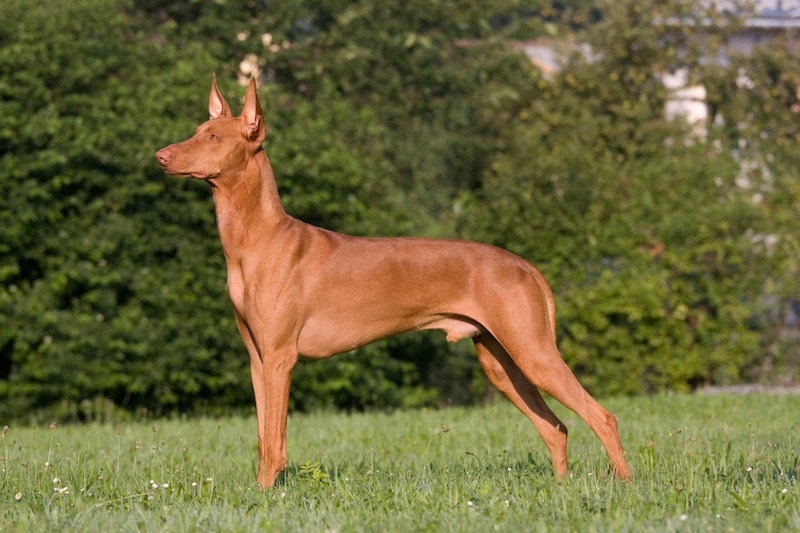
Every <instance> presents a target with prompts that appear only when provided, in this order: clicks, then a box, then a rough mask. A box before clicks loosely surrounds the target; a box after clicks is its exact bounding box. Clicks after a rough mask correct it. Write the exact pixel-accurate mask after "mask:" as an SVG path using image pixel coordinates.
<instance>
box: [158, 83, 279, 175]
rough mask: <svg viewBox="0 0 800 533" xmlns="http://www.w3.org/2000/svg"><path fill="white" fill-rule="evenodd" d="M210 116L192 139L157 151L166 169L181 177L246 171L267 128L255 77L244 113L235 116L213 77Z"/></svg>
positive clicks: (248, 89)
mask: <svg viewBox="0 0 800 533" xmlns="http://www.w3.org/2000/svg"><path fill="white" fill-rule="evenodd" d="M208 115H209V119H208V120H207V121H206V122H204V123H202V124H200V125H199V126H198V127H197V129H195V132H194V135H192V136H191V137H190V138H189V139H187V140H185V141H183V142H180V143H176V144H171V145H169V146H167V147H165V148H162V149H161V150H159V151H158V152H156V159H158V163H159V164H160V165H161V168H163V169H164V171H165V172H167V173H168V174H172V175H173V176H178V177H193V178H198V179H208V180H213V179H214V178H217V177H220V176H221V175H223V174H225V173H231V172H238V171H241V170H243V166H244V165H246V164H247V161H248V160H249V159H250V157H251V156H252V155H253V154H254V153H255V152H257V151H259V150H261V149H262V148H261V144H262V143H263V142H264V138H265V137H266V133H267V130H266V126H265V125H264V114H263V113H262V111H261V104H260V103H259V102H258V95H257V94H256V82H255V79H251V80H250V85H248V87H247V93H246V94H245V98H244V107H243V108H242V112H241V114H240V115H239V116H238V117H234V116H233V115H232V113H231V108H230V106H229V105H228V102H226V101H225V98H223V96H222V94H221V93H220V92H219V88H218V87H217V78H216V76H212V79H211V93H210V94H209V97H208Z"/></svg>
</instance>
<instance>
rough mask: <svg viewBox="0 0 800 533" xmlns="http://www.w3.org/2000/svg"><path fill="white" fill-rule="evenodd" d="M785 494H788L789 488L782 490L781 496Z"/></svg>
mask: <svg viewBox="0 0 800 533" xmlns="http://www.w3.org/2000/svg"><path fill="white" fill-rule="evenodd" d="M787 492H789V487H783V490H781V494H786V493H787Z"/></svg>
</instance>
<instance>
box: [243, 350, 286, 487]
mask: <svg viewBox="0 0 800 533" xmlns="http://www.w3.org/2000/svg"><path fill="white" fill-rule="evenodd" d="M296 362H297V351H296V350H288V349H287V350H282V351H277V352H272V353H269V354H265V355H264V357H263V359H262V360H261V361H260V364H255V363H254V362H253V361H252V359H251V365H250V369H251V372H252V375H253V389H254V392H255V393H256V412H257V416H258V484H259V485H261V487H262V488H266V487H271V486H272V485H274V484H275V480H277V479H278V475H279V474H280V473H281V472H283V470H284V469H285V468H286V417H287V413H288V410H289V388H290V386H291V381H292V369H293V368H294V365H295V363H296ZM256 383H258V385H257V384H256Z"/></svg>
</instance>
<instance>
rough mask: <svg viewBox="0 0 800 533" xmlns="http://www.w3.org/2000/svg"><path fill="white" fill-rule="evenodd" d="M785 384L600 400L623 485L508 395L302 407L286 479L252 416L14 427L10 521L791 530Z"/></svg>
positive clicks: (793, 513)
mask: <svg viewBox="0 0 800 533" xmlns="http://www.w3.org/2000/svg"><path fill="white" fill-rule="evenodd" d="M796 403H797V399H796V397H793V396H791V395H770V394H754V395H748V396H728V395H719V396H713V397H707V396H698V395H692V396H689V395H675V394H670V395H657V396H654V397H652V398H641V397H639V398H620V399H617V400H615V401H613V402H608V405H607V407H609V408H610V409H611V410H612V411H613V412H614V413H616V414H617V415H618V416H619V418H620V429H621V431H622V437H623V441H624V444H625V446H626V450H627V456H628V460H629V462H630V463H631V466H632V468H633V470H634V480H633V481H632V482H631V483H630V484H626V483H618V482H613V481H612V480H611V479H610V478H609V475H608V461H607V459H606V456H605V453H604V452H603V450H602V448H601V447H600V446H599V445H597V440H596V437H595V436H594V435H592V434H591V432H590V430H589V429H588V428H587V427H586V425H585V424H583V423H582V422H580V421H579V420H577V419H576V418H575V417H574V416H571V415H566V416H565V415H564V413H563V410H561V409H559V408H558V407H556V410H557V411H558V415H559V416H560V417H562V419H563V420H564V421H565V422H566V423H567V424H568V425H569V426H570V435H571V441H570V442H571V446H570V470H571V472H572V477H571V478H570V479H567V480H565V481H564V482H561V483H557V482H555V480H554V479H553V474H552V467H551V466H550V462H549V458H548V457H547V453H546V450H545V447H544V445H543V444H542V443H541V441H540V440H539V439H538V436H536V435H535V432H534V430H533V428H532V427H531V426H530V424H528V423H527V421H524V417H522V415H521V414H520V413H519V412H518V411H516V410H515V409H514V408H513V407H512V406H511V405H510V404H509V403H508V402H503V403H499V404H493V405H488V406H482V407H473V408H470V409H445V410H424V411H423V410H412V411H399V412H394V413H371V414H356V415H349V414H343V413H338V414H336V413H333V414H332V413H319V414H313V415H293V416H292V417H291V419H290V421H289V442H288V453H289V465H288V469H287V472H286V474H285V476H283V477H282V478H281V479H280V480H279V482H278V486H276V487H275V488H272V489H267V490H265V491H260V490H258V488H257V487H256V483H255V463H256V442H255V432H256V429H255V425H256V424H255V420H254V419H252V418H220V419H213V420H210V419H198V420H193V421H189V422H187V421H181V420H169V421H167V420H159V421H155V422H151V423H121V424H114V423H112V422H113V419H112V420H109V421H108V422H107V423H102V424H99V423H94V424H88V425H87V424H85V425H65V426H61V425H57V426H53V427H52V428H50V429H48V428H47V427H46V426H44V427H43V426H39V427H38V428H31V427H30V426H17V425H12V426H10V427H9V429H8V431H7V432H5V433H4V434H3V438H2V441H1V442H0V459H2V464H3V469H2V472H1V473H0V502H2V509H3V511H2V512H3V525H4V527H5V528H7V529H9V530H12V531H16V530H24V531H31V532H38V531H58V530H65V529H67V530H87V529H91V530H95V529H103V530H113V531H142V530H147V531H150V530H164V529H169V530H177V531H184V530H194V529H202V530H213V531H241V530H253V529H258V530H266V531H273V530H279V531H298V530H302V531H305V530H314V531H324V530H337V531H375V530H381V531H384V530H385V531H408V530H409V529H413V530H435V531H454V532H455V531H475V530H476V529H477V530H480V531H492V530H498V531H529V530H536V531H538V530H548V529H552V528H553V525H554V524H557V525H558V526H557V528H558V530H559V531H580V532H582V531H644V532H647V531H658V532H661V531H677V530H690V531H699V530H707V529H710V530H724V531H727V530H729V529H734V530H737V531H739V530H742V531H782V530H796V529H797V528H798V527H800V505H799V504H800V483H799V482H798V476H800V472H798V467H800V464H798V459H797V453H796V450H797V447H798V445H799V444H800V442H798V434H800V433H798V427H797V424H796V422H795V423H791V422H790V423H789V424H787V423H786V422H787V418H786V417H785V416H784V415H785V413H790V412H792V410H793V409H794V408H795V406H796Z"/></svg>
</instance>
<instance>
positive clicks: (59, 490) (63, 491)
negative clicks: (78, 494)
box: [53, 487, 69, 494]
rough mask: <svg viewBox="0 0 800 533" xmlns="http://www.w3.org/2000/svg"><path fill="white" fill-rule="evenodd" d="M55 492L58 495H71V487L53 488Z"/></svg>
mask: <svg viewBox="0 0 800 533" xmlns="http://www.w3.org/2000/svg"><path fill="white" fill-rule="evenodd" d="M53 492H56V493H58V494H69V487H53Z"/></svg>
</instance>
